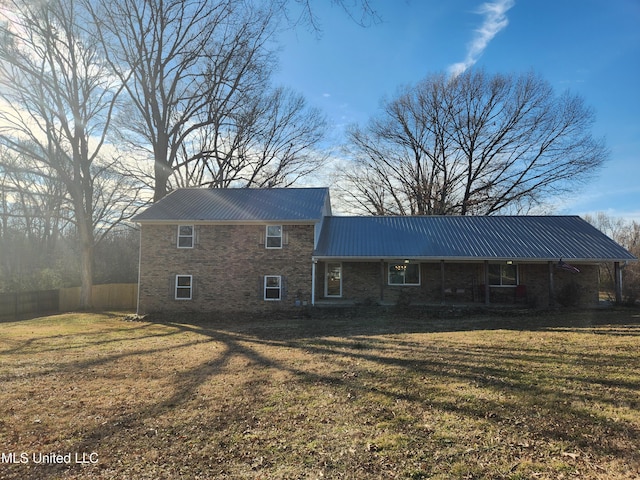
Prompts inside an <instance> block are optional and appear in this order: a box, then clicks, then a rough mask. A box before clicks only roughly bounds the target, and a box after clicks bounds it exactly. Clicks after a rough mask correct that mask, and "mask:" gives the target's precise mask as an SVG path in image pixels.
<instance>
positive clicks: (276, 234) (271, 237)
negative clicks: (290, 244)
mask: <svg viewBox="0 0 640 480" xmlns="http://www.w3.org/2000/svg"><path fill="white" fill-rule="evenodd" d="M265 246H266V247H267V248H282V225H267V235H266V242H265Z"/></svg>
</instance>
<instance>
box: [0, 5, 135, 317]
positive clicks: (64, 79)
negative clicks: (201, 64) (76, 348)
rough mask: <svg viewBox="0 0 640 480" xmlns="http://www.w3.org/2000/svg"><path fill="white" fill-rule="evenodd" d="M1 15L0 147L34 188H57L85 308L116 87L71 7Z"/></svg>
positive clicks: (12, 9) (27, 8) (12, 8)
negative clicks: (99, 178) (16, 158)
mask: <svg viewBox="0 0 640 480" xmlns="http://www.w3.org/2000/svg"><path fill="white" fill-rule="evenodd" d="M1 15H2V22H1V23H2V24H1V26H0V36H1V38H0V85H1V86H2V88H1V89H0V98H1V99H2V101H3V102H4V106H3V108H2V109H1V110H0V141H1V142H2V143H3V144H4V145H5V146H6V147H7V148H9V149H10V150H13V151H14V152H16V153H17V154H18V155H20V156H21V157H22V158H23V159H25V161H27V166H26V167H25V169H27V170H28V172H29V174H30V175H32V176H33V177H34V179H33V182H35V184H38V183H39V182H46V181H49V180H55V181H56V182H60V183H61V184H62V185H64V189H65V192H64V195H65V197H66V198H67V199H68V201H69V204H70V206H71V209H72V211H73V221H74V223H75V225H76V228H77V230H78V238H79V242H80V258H81V272H80V277H81V305H82V306H83V307H89V306H90V303H91V287H92V284H93V249H94V243H95V239H94V220H95V218H94V214H95V193H96V192H95V185H96V172H97V171H99V170H100V169H99V166H98V164H99V154H100V151H101V149H102V147H103V145H104V143H105V139H106V135H107V131H108V128H109V123H110V117H111V113H112V110H113V108H114V105H115V101H116V98H117V96H118V93H119V91H120V89H121V88H122V86H121V84H120V82H118V81H114V77H113V76H112V75H111V72H110V70H109V68H108V65H106V64H105V63H104V62H103V60H102V58H101V55H100V50H99V48H98V44H97V42H96V37H95V34H93V33H92V32H91V31H89V30H88V29H87V28H88V26H89V25H90V21H89V19H88V18H87V17H86V15H83V12H82V10H81V9H80V8H79V6H78V3H77V1H76V0H51V1H48V2H26V1H21V0H10V1H8V2H6V5H5V8H4V9H3V10H2V13H1ZM32 188H35V187H32Z"/></svg>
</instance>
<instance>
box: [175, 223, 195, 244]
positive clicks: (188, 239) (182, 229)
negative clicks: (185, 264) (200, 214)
mask: <svg viewBox="0 0 640 480" xmlns="http://www.w3.org/2000/svg"><path fill="white" fill-rule="evenodd" d="M193 236H194V228H193V225H178V248H193V243H194V242H193Z"/></svg>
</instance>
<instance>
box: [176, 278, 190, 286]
mask: <svg viewBox="0 0 640 480" xmlns="http://www.w3.org/2000/svg"><path fill="white" fill-rule="evenodd" d="M177 283H178V286H179V287H190V286H191V277H186V276H180V277H178V280H177Z"/></svg>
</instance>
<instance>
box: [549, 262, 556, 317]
mask: <svg viewBox="0 0 640 480" xmlns="http://www.w3.org/2000/svg"><path fill="white" fill-rule="evenodd" d="M553 268H554V265H553V262H549V306H550V307H553V306H555V304H556V287H555V285H554V281H553Z"/></svg>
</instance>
